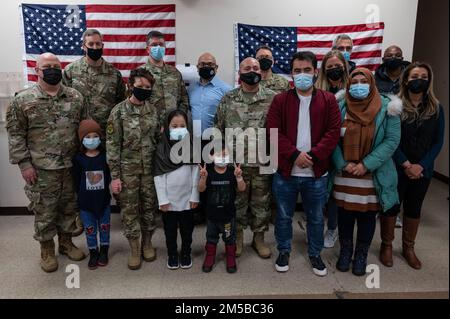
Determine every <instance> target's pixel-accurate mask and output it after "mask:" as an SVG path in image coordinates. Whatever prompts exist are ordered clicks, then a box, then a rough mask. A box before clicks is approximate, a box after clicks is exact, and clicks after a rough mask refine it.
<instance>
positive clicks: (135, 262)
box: [128, 238, 141, 270]
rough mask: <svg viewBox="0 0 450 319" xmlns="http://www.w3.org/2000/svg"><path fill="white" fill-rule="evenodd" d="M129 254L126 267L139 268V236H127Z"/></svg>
mask: <svg viewBox="0 0 450 319" xmlns="http://www.w3.org/2000/svg"><path fill="white" fill-rule="evenodd" d="M128 242H129V244H130V256H129V257H128V268H129V269H131V270H136V269H139V268H141V243H140V239H139V238H129V239H128Z"/></svg>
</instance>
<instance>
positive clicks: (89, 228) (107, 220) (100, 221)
mask: <svg viewBox="0 0 450 319" xmlns="http://www.w3.org/2000/svg"><path fill="white" fill-rule="evenodd" d="M80 217H81V220H82V221H83V226H84V231H85V233H86V240H87V246H88V248H89V249H97V247H98V244H97V232H98V233H100V246H109V233H110V228H111V206H109V205H108V206H107V207H106V208H105V210H104V211H103V214H102V215H101V216H97V215H96V214H94V213H91V212H88V211H85V210H80Z"/></svg>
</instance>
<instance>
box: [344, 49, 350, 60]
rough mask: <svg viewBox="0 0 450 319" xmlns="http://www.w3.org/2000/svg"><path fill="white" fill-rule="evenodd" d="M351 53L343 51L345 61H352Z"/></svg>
mask: <svg viewBox="0 0 450 319" xmlns="http://www.w3.org/2000/svg"><path fill="white" fill-rule="evenodd" d="M350 54H351V53H350V52H348V51H343V52H342V55H343V56H344V59H345V61H350Z"/></svg>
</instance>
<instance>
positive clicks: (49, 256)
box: [40, 239, 58, 272]
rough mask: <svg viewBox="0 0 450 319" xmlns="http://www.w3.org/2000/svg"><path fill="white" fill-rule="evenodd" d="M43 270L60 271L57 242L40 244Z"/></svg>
mask: <svg viewBox="0 0 450 319" xmlns="http://www.w3.org/2000/svg"><path fill="white" fill-rule="evenodd" d="M40 244H41V268H42V270H43V271H45V272H54V271H56V270H57V269H58V260H57V259H56V256H55V242H54V241H53V239H51V240H47V241H43V242H40Z"/></svg>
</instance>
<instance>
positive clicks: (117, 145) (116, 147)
mask: <svg viewBox="0 0 450 319" xmlns="http://www.w3.org/2000/svg"><path fill="white" fill-rule="evenodd" d="M122 138H123V130H122V119H121V118H120V110H119V109H117V108H114V109H113V111H112V112H111V114H110V115H109V118H108V124H107V125H106V156H107V161H108V165H109V169H110V171H111V177H112V179H118V178H120V159H121V153H122Z"/></svg>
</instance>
